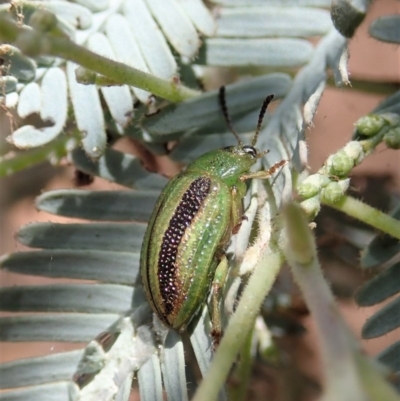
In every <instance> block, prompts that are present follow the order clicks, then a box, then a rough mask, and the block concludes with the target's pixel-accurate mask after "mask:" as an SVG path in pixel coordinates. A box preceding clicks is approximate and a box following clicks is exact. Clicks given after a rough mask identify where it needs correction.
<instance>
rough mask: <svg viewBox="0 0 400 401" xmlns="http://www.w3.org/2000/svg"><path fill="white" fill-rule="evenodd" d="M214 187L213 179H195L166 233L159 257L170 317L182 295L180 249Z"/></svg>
mask: <svg viewBox="0 0 400 401" xmlns="http://www.w3.org/2000/svg"><path fill="white" fill-rule="evenodd" d="M210 188H211V181H210V179H209V178H206V177H200V178H197V179H196V180H194V181H193V182H192V183H191V184H190V186H189V188H188V189H187V190H186V192H185V193H184V194H183V196H182V198H181V201H180V202H179V205H178V206H177V208H176V209H175V213H174V214H173V216H172V218H171V220H170V221H169V225H168V228H167V230H166V231H165V234H164V237H163V240H162V245H161V249H160V253H159V255H158V282H159V286H160V292H161V298H162V300H163V303H164V310H165V313H166V315H169V314H171V313H172V311H173V310H174V307H175V306H176V302H177V299H178V297H179V295H180V292H181V288H179V282H178V280H177V276H178V274H177V267H176V264H175V262H176V256H177V253H178V246H179V244H180V243H181V239H182V237H183V235H184V234H185V230H186V229H187V228H188V227H189V226H190V224H191V222H192V220H193V218H194V217H195V216H196V214H197V212H198V211H199V209H200V207H201V205H202V204H203V201H204V199H205V198H206V197H207V195H208V194H209V192H210Z"/></svg>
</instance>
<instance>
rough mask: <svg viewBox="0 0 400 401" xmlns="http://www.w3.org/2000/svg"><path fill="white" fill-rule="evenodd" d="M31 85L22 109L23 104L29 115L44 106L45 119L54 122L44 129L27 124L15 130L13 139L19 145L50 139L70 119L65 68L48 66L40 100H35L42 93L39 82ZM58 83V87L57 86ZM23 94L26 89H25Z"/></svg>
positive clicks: (26, 145)
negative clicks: (38, 91) (68, 116)
mask: <svg viewBox="0 0 400 401" xmlns="http://www.w3.org/2000/svg"><path fill="white" fill-rule="evenodd" d="M30 85H31V86H30V88H29V91H28V93H26V92H25V94H24V97H23V98H22V100H23V104H22V106H21V108H22V110H20V107H19V108H18V111H19V112H21V111H22V112H23V113H24V114H25V115H28V114H26V113H32V112H38V111H39V110H40V117H41V119H42V120H43V121H45V122H50V123H51V125H50V126H49V127H44V128H41V129H36V128H34V127H33V126H31V125H25V126H23V127H21V128H19V129H17V130H16V131H14V132H13V134H12V136H11V140H12V143H13V144H14V145H15V146H17V147H18V148H33V147H38V146H43V145H45V144H46V143H49V142H50V141H52V140H53V139H55V138H56V137H57V135H58V134H59V133H60V132H61V130H62V129H63V128H64V125H65V122H66V119H67V109H68V104H67V81H66V78H65V74H64V72H63V71H62V70H61V69H59V68H50V69H48V71H47V72H46V74H45V75H44V77H43V79H42V83H41V86H40V97H39V99H38V100H31V99H32V97H35V96H37V95H38V93H37V86H35V84H34V83H32V84H30ZM27 87H28V86H27ZM27 87H25V88H27ZM55 87H56V88H57V90H54V88H55ZM22 96H23V93H21V97H22ZM20 103H21V100H20ZM20 115H21V114H20ZM21 117H22V116H21Z"/></svg>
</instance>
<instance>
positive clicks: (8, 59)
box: [0, 44, 36, 82]
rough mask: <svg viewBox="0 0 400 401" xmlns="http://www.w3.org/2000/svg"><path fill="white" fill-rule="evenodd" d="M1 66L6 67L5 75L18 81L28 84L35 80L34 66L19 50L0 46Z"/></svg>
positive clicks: (8, 46) (9, 46)
mask: <svg viewBox="0 0 400 401" xmlns="http://www.w3.org/2000/svg"><path fill="white" fill-rule="evenodd" d="M0 57H1V59H2V64H4V65H5V66H7V73H8V74H9V75H12V76H14V77H15V78H16V79H17V80H18V81H21V82H30V81H32V80H33V79H34V78H35V73H36V64H35V62H34V61H33V60H32V59H30V58H29V57H26V56H24V55H23V54H22V53H21V52H20V50H19V49H17V48H16V47H14V46H11V45H8V44H1V45H0Z"/></svg>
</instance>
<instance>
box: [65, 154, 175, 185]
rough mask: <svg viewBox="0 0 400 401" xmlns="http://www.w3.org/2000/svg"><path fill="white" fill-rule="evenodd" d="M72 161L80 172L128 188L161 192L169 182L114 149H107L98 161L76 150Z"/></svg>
mask: <svg viewBox="0 0 400 401" xmlns="http://www.w3.org/2000/svg"><path fill="white" fill-rule="evenodd" d="M72 160H73V162H74V164H75V165H76V166H77V167H78V168H79V170H82V171H83V172H85V173H87V174H90V175H96V176H99V177H102V178H104V179H105V180H108V181H111V182H116V183H118V184H121V185H125V186H127V187H134V188H138V189H154V190H155V189H159V190H160V189H161V188H163V187H164V186H165V184H166V183H167V181H168V180H167V179H166V178H164V177H161V176H160V175H158V174H154V173H149V172H148V171H146V170H145V169H144V168H143V167H142V165H141V161H140V160H139V159H138V158H136V157H135V156H132V155H129V154H127V153H122V152H119V151H116V150H114V149H107V150H106V151H105V153H104V155H103V156H102V157H100V159H98V160H97V161H93V160H90V159H89V158H88V157H87V155H86V154H85V153H84V152H82V151H81V150H80V149H75V150H74V151H73V153H72Z"/></svg>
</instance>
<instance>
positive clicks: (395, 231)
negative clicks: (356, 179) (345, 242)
mask: <svg viewBox="0 0 400 401" xmlns="http://www.w3.org/2000/svg"><path fill="white" fill-rule="evenodd" d="M323 203H324V204H325V205H328V206H331V207H333V208H334V209H337V210H340V211H342V212H344V213H346V214H348V215H349V216H351V217H354V218H356V219H358V220H360V221H362V222H364V223H366V224H369V225H370V226H372V227H375V228H377V229H379V230H381V231H383V232H384V233H387V234H389V235H391V236H392V237H394V238H397V239H399V240H400V221H399V220H396V219H394V218H393V217H391V216H389V215H388V214H386V213H383V212H381V211H380V210H377V209H375V208H373V207H372V206H369V205H367V204H366V203H364V202H361V201H360V200H358V199H355V198H353V197H351V196H348V195H344V196H343V197H342V198H341V199H340V200H339V201H338V202H335V203H331V202H328V201H327V200H326V199H324V200H323Z"/></svg>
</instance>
